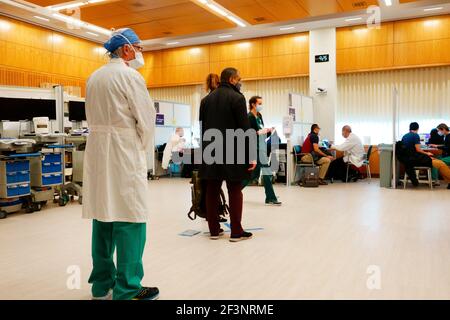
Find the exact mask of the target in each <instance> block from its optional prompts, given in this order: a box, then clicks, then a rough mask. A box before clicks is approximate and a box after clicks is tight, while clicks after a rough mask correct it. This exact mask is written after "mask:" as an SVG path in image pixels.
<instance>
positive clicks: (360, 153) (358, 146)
mask: <svg viewBox="0 0 450 320" xmlns="http://www.w3.org/2000/svg"><path fill="white" fill-rule="evenodd" d="M334 148H335V149H336V150H338V151H343V152H344V162H350V163H351V164H353V165H354V166H355V167H357V168H360V167H362V165H363V163H364V155H365V151H364V146H363V144H362V142H361V139H360V138H359V137H358V136H357V135H356V134H354V133H350V135H349V136H348V138H347V139H345V141H344V143H342V144H340V145H336V146H334Z"/></svg>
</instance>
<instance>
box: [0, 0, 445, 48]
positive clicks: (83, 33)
mask: <svg viewBox="0 0 450 320" xmlns="http://www.w3.org/2000/svg"><path fill="white" fill-rule="evenodd" d="M237 1H239V0H237ZM393 2H394V4H393V6H391V7H385V6H384V5H383V3H384V2H383V1H380V3H381V4H382V5H381V7H380V9H381V20H382V21H383V22H386V21H394V20H403V19H411V18H417V17H426V16H432V15H437V14H448V13H450V0H425V1H416V2H411V3H406V4H399V3H398V0H394V1H393ZM20 4H22V6H20ZM436 6H439V7H442V10H439V11H424V9H426V8H431V7H436ZM45 10H47V9H45V8H42V7H39V6H37V5H34V4H32V3H29V2H26V1H22V0H0V14H1V15H6V16H10V17H13V18H16V19H19V20H23V21H26V22H29V23H32V24H36V25H41V26H43V27H46V28H49V29H52V30H56V31H61V32H64V33H68V34H71V35H75V36H77V37H81V38H85V39H88V40H91V41H94V42H98V43H103V42H104V41H105V40H106V39H107V38H108V36H106V35H102V34H99V33H98V36H92V35H91V34H88V33H87V31H88V30H85V29H74V28H70V26H68V25H67V24H66V23H64V22H58V21H55V20H53V19H51V20H50V21H48V22H46V21H41V20H38V19H36V18H35V17H34V16H36V15H37V14H39V15H43V14H45V12H43V11H45ZM352 17H353V18H354V17H362V18H363V20H357V21H353V22H348V21H346V19H348V18H352ZM366 17H368V14H367V12H366V11H365V10H364V11H352V12H351V13H342V14H335V15H329V16H321V17H317V18H307V19H301V20H293V21H285V22H282V23H273V24H264V25H255V26H247V27H245V28H233V29H229V30H219V31H213V32H207V33H202V34H191V35H188V36H182V37H168V38H159V39H152V40H144V46H145V49H146V50H159V49H167V48H169V47H170V48H173V47H180V46H191V45H200V44H207V43H216V42H224V41H234V40H242V39H250V38H257V37H266V36H273V35H280V34H289V33H297V32H305V31H309V30H313V29H320V28H326V27H344V26H352V25H361V24H362V23H364V21H365V20H366ZM286 26H288V27H294V28H293V29H289V30H284V31H282V30H280V28H282V27H286ZM221 35H222V36H223V35H231V37H228V38H226V39H224V38H219V37H220V36H221ZM174 42H178V43H177V44H173V45H167V44H168V43H174Z"/></svg>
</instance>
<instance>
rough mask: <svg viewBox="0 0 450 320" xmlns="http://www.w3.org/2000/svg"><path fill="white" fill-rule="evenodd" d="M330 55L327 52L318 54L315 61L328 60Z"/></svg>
mask: <svg viewBox="0 0 450 320" xmlns="http://www.w3.org/2000/svg"><path fill="white" fill-rule="evenodd" d="M329 61H330V55H329V54H319V55H317V56H316V63H322V62H329Z"/></svg>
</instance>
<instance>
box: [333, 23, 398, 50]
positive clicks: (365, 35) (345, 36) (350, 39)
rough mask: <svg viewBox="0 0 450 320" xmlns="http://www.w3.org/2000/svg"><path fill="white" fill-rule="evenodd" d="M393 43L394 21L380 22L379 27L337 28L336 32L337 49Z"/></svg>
mask: <svg viewBox="0 0 450 320" xmlns="http://www.w3.org/2000/svg"><path fill="white" fill-rule="evenodd" d="M392 43H394V23H392V22H389V23H385V24H382V25H381V26H380V28H379V29H375V28H374V29H368V28H366V27H361V26H357V27H348V28H338V29H337V33H336V46H337V49H348V48H358V47H368V46H380V45H385V44H392Z"/></svg>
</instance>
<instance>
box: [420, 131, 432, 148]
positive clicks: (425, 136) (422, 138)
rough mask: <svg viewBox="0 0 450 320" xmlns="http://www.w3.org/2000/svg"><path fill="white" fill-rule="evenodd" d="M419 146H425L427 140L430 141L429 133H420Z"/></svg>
mask: <svg viewBox="0 0 450 320" xmlns="http://www.w3.org/2000/svg"><path fill="white" fill-rule="evenodd" d="M419 136H420V144H422V145H426V144H427V143H428V140H430V134H429V133H420V134H419Z"/></svg>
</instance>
